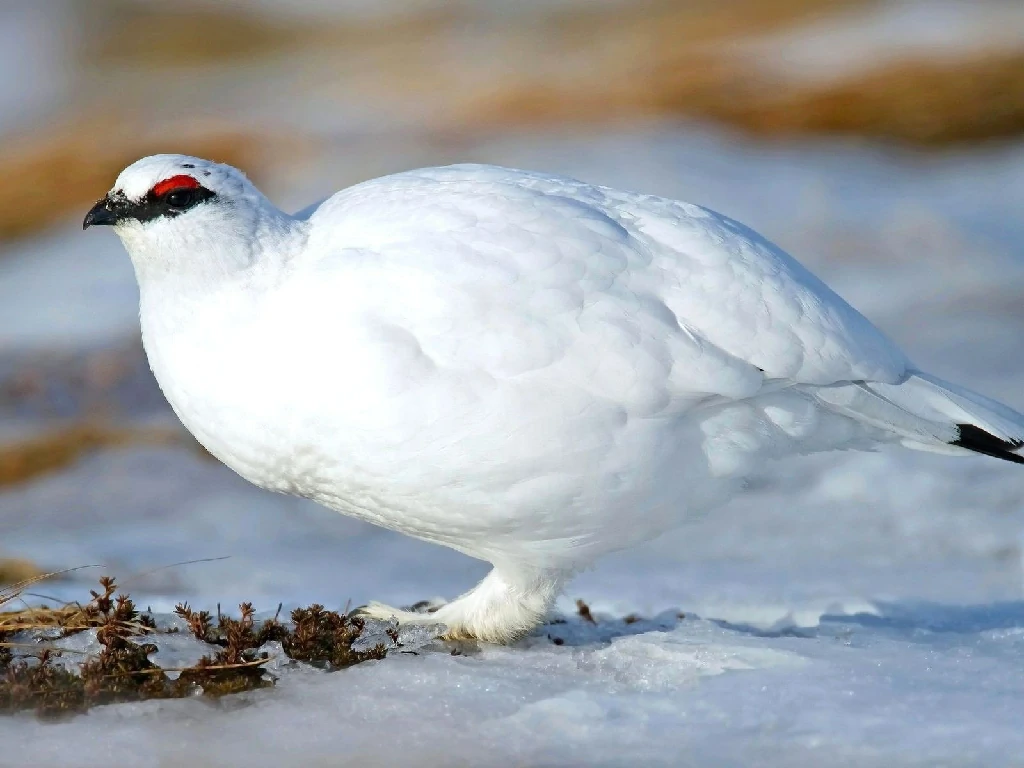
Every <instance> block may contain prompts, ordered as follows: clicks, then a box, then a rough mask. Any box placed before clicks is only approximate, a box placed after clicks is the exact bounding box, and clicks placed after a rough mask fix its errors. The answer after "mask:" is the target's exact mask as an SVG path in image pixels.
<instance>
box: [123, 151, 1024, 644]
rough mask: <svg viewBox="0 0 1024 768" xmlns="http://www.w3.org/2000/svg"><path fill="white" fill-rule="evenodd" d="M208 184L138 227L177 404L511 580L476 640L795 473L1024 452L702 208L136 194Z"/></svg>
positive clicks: (241, 450) (490, 199)
mask: <svg viewBox="0 0 1024 768" xmlns="http://www.w3.org/2000/svg"><path fill="white" fill-rule="evenodd" d="M185 165H191V166H194V169H195V170H194V171H193V172H195V173H197V174H204V173H206V172H207V171H209V176H200V177H199V178H200V180H201V181H203V182H204V183H206V184H208V185H210V186H209V188H210V189H211V190H213V191H214V192H215V193H216V194H217V197H215V198H214V199H212V200H210V201H208V202H206V203H203V204H202V205H199V206H197V207H196V208H195V209H193V210H190V211H188V212H186V213H184V214H183V215H180V216H176V217H173V218H168V219H156V220H153V221H150V222H146V223H138V222H132V221H126V222H123V223H122V224H120V225H119V226H118V228H117V229H118V232H119V234H121V236H122V239H123V240H124V242H125V245H126V247H127V249H128V251H129V254H130V255H131V257H132V259H133V262H134V263H135V267H136V272H137V274H138V276H139V281H140V288H141V296H142V311H141V317H142V327H143V333H144V340H145V345H146V350H147V353H148V355H149V358H150V362H151V365H152V367H153V371H154V373H155V374H156V376H157V379H158V380H159V382H160V384H161V386H162V387H163V390H164V392H165V394H166V395H167V398H168V400H169V401H170V402H171V404H172V406H173V407H174V409H175V411H176V412H177V413H178V415H179V416H180V417H181V419H182V421H183V422H184V423H185V425H186V426H187V427H188V428H189V429H190V430H191V431H192V432H193V433H194V434H195V435H196V437H197V438H198V439H199V440H200V441H201V442H202V443H203V444H204V445H205V446H206V447H207V448H208V449H209V450H210V451H211V452H212V453H213V454H214V455H216V456H218V457H219V458H220V459H222V460H223V461H224V462H225V463H227V464H228V465H229V466H231V467H232V468H234V469H235V470H236V471H238V472H239V473H240V474H242V475H243V476H244V477H246V478H248V479H249V480H251V481H252V482H254V483H257V484H258V485H261V486H263V487H265V488H269V489H271V490H276V491H283V492H288V493H295V494H300V495H303V496H307V497H309V498H313V499H316V500H318V501H320V502H321V503H323V504H325V505H327V506H329V507H332V508H334V509H336V510H338V511H340V512H343V513H345V514H349V515H353V516H356V517H359V518H362V519H364V520H368V521H370V522H373V523H376V524H378V525H383V526H386V527H388V528H392V529H395V530H398V531H402V532H404V533H407V534H410V535H413V536H417V537H420V538H423V539H427V540H430V541H435V542H438V543H442V544H446V545H448V546H451V547H454V548H456V549H458V550H460V551H463V552H466V553H468V554H471V555H473V556H475V557H479V558H483V559H486V560H489V561H490V562H492V563H494V564H495V572H494V574H493V575H492V577H490V578H489V580H488V581H487V582H486V583H485V584H484V585H482V586H481V587H480V588H478V589H477V590H474V591H473V592H470V593H468V594H467V595H465V596H463V597H462V598H460V599H459V600H458V601H456V602H454V603H452V604H450V605H449V606H447V607H446V608H445V609H442V610H441V611H439V612H438V613H437V614H435V615H433V618H432V619H424V618H422V617H421V618H420V619H418V620H438V621H444V622H445V623H446V624H448V625H449V627H450V628H451V630H452V632H453V634H467V635H473V636H476V637H482V638H484V639H496V640H506V639H508V638H510V637H512V636H515V635H516V634H518V633H521V632H523V631H525V630H527V629H528V628H529V626H531V625H532V624H533V623H534V622H536V621H537V620H538V617H539V616H540V615H542V614H543V611H544V610H545V608H546V607H547V606H548V605H550V602H551V600H553V599H554V596H555V595H557V592H558V589H559V588H560V585H561V584H562V583H563V581H564V578H565V576H566V575H567V574H568V573H571V572H572V571H573V570H574V569H577V568H579V567H582V566H585V565H586V564H588V563H590V562H591V561H593V560H594V559H595V558H596V557H598V556H600V555H602V554H604V553H606V552H609V551H612V550H615V549H619V548H622V547H626V546H629V545H631V544H634V543H636V542H639V541H643V540H646V539H649V538H652V537H654V536H656V535H658V534H660V533H662V532H663V531H665V530H667V529H669V528H671V527H674V526H676V525H679V524H680V523H682V522H683V521H685V520H686V519H687V518H688V517H689V516H692V515H696V514H700V513H703V512H705V511H706V510H708V509H710V508H711V507H713V506H714V505H715V504H718V503H720V502H721V501H723V500H725V499H726V498H727V497H728V496H729V494H730V493H732V492H733V491H734V490H735V488H736V487H738V484H739V482H740V481H741V480H742V478H743V476H744V475H745V474H746V473H747V472H748V471H749V470H750V469H751V468H752V467H755V466H759V465H761V464H763V463H764V461H766V460H767V459H775V458H780V457H784V456H786V455H792V454H798V453H811V452H815V451H823V450H832V449H844V448H870V447H871V446H873V445H874V444H876V443H878V442H886V441H903V442H905V443H907V444H912V445H917V446H920V447H926V448H938V449H943V448H945V447H946V444H947V443H948V442H950V441H951V440H953V439H955V438H956V436H957V434H958V431H957V428H956V426H955V425H956V424H957V423H960V422H962V421H965V422H967V423H972V424H976V425H977V426H979V427H981V428H982V429H984V430H986V431H988V432H990V433H991V434H993V435H995V436H997V437H1000V438H1004V439H1005V438H1019V437H1020V435H1021V434H1022V433H1024V420H1022V419H1021V417H1020V416H1019V415H1017V414H1016V413H1014V412H1012V411H1010V410H1009V409H1006V408H1005V407H1003V406H998V405H996V404H994V403H992V402H991V401H988V400H986V399H984V398H980V397H979V396H976V395H973V394H972V393H968V392H966V391H962V390H956V389H953V388H951V387H949V386H947V385H945V384H942V383H941V382H938V380H936V379H933V378H931V377H928V376H927V375H925V374H922V373H920V372H917V371H913V370H912V369H911V368H910V365H909V363H908V361H907V359H906V357H905V356H904V355H903V354H902V353H901V352H900V350H899V349H897V348H896V347H895V346H894V345H893V344H892V342H890V341H889V340H888V339H886V338H885V336H884V335H883V334H882V333H880V332H879V331H878V330H877V329H876V328H875V327H874V326H873V325H871V323H870V322H868V321H867V320H866V319H865V318H864V317H862V316H861V315H860V314H858V313H857V312H856V311H855V310H854V309H852V308H851V307H850V306H849V305H848V304H846V303H845V302H844V301H843V300H842V299H840V298H839V297H838V296H837V295H836V294H835V293H833V292H832V291H831V290H830V289H828V288H827V287H826V286H825V285H824V284H823V283H821V282H820V281H819V280H818V279H817V278H815V277H814V276H813V275H811V274H810V273H809V272H807V270H805V269H804V268H803V267H802V266H800V265H799V264H798V263H797V262H796V261H795V260H793V259H792V258H791V257H790V256H788V255H787V254H785V253H784V252H783V251H782V250H781V249H779V248H778V247H776V246H774V245H773V244H771V243H769V242H768V241H766V240H765V239H764V238H762V237H760V236H759V235H758V234H756V233H755V232H753V231H751V230H750V229H748V228H746V227H744V226H743V225H742V224H739V223H738V222H735V221H733V220H731V219H729V218H727V217H725V216H722V215H720V214H718V213H715V212H713V211H709V210H707V209H705V208H701V207H699V206H695V205H690V204H687V203H681V202H677V201H673V200H666V199H662V198H657V197H651V196H646V195H640V194H634V193H629V192H623V191H619V190H613V189H608V188H605V187H597V186H592V185H588V184H584V183H582V182H578V181H574V180H571V179H564V178H559V177H554V176H547V175H541V174H536V173H527V172H524V171H516V170H510V169H505V168H496V167H491V166H453V167H449V168H433V169H425V170H420V171H414V172H410V173H404V174H398V175H396V176H390V177H386V178H382V179H376V180H373V181H369V182H366V183H364V184H360V185H358V186H355V187H352V188H350V189H346V190H344V191H342V192H339V193H338V194H336V195H334V196H333V197H331V198H329V199H328V200H326V201H325V202H323V203H322V204H321V205H319V206H318V207H316V208H315V209H312V210H306V211H303V213H302V215H301V216H300V217H290V216H287V215H286V214H283V213H282V212H280V211H278V210H277V209H276V208H274V207H273V206H272V205H270V203H269V202H267V201H266V199H265V198H264V197H263V196H262V195H260V194H259V192H258V191H256V190H255V188H253V187H252V185H251V184H250V183H249V182H248V181H247V180H245V178H244V177H243V176H242V175H241V174H240V173H238V172H237V171H235V170H234V169H230V168H228V167H227V166H219V165H214V164H211V163H208V162H206V161H202V160H198V159H195V158H186V157H181V156H159V157H157V158H147V159H145V160H142V161H140V162H139V163H137V164H135V165H133V166H131V167H129V168H128V169H126V170H125V171H124V173H122V174H121V176H120V177H119V179H118V187H117V189H120V190H121V191H124V192H125V194H128V195H136V196H138V195H141V194H145V191H146V190H148V189H150V188H151V187H152V185H153V184H155V183H156V182H158V181H160V180H161V178H162V177H163V176H166V175H172V174H176V173H181V172H184V171H183V170H182V169H183V168H184V167H185ZM373 610H375V611H378V612H379V611H380V609H379V608H374V609H373ZM402 618H403V619H405V620H412V619H410V617H409V615H406V614H403V615H402Z"/></svg>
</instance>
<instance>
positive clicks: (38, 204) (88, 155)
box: [0, 117, 265, 238]
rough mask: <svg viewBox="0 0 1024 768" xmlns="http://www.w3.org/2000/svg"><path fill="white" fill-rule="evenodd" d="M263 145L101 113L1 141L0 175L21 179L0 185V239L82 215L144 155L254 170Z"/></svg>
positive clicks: (223, 133) (236, 134)
mask: <svg viewBox="0 0 1024 768" xmlns="http://www.w3.org/2000/svg"><path fill="white" fill-rule="evenodd" d="M264 148H265V141H264V140H263V139H261V138H258V137H256V136H254V135H252V134H249V133H244V132H241V131H238V130H231V129H225V128H219V127H218V128H211V129H208V130H204V129H203V128H201V127H200V128H192V129H188V130H184V131H180V130H179V131H175V132H174V133H171V132H167V131H160V130H153V129H147V128H146V127H145V126H141V125H139V123H138V122H137V121H132V120H115V119H113V118H100V117H95V118H93V119H87V120H84V121H82V122H77V123H75V124H74V125H69V126H63V127H60V128H58V129H57V130H54V131H52V132H48V133H43V134H41V135H36V136H31V137H24V138H21V139H17V140H12V141H7V142H5V143H4V144H3V145H2V147H0V175H2V176H3V177H4V178H7V179H19V180H22V183H12V184H4V185H2V186H0V238H12V237H17V236H20V235H25V234H29V233H31V232H35V231H37V230H39V229H41V228H43V227H45V226H47V225H49V224H53V223H55V222H58V221H61V220H62V219H65V218H66V217H68V216H69V215H71V213H72V212H77V211H81V214H82V216H83V217H84V216H85V211H86V210H87V209H88V206H89V204H90V203H92V202H94V201H95V200H96V199H98V198H100V197H102V196H103V195H104V194H105V193H106V192H107V190H108V189H110V187H111V186H112V185H113V183H114V179H115V178H116V177H117V174H118V173H119V172H120V171H121V169H122V168H124V167H125V166H126V165H128V164H129V163H131V162H133V161H135V160H137V159H138V158H140V157H143V156H145V155H150V154H154V153H157V152H167V151H172V152H184V153H189V154H195V155H199V156H202V157H209V158H212V159H215V160H221V161H223V162H227V163H231V164H232V165H242V166H246V167H253V166H255V167H256V169H257V170H258V168H259V161H260V160H261V158H262V157H263V156H264ZM26 185H28V186H26ZM26 189H31V194H26Z"/></svg>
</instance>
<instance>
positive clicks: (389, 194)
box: [310, 166, 908, 411]
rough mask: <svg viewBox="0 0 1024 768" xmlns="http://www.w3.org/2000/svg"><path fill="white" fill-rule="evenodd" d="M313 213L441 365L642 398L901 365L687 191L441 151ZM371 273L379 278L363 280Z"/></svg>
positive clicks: (859, 375) (839, 305)
mask: <svg viewBox="0 0 1024 768" xmlns="http://www.w3.org/2000/svg"><path fill="white" fill-rule="evenodd" d="M310 222H311V225H312V230H311V231H312V234H311V240H310V251H311V252H313V253H315V254H327V253H333V254H337V252H338V249H339V246H344V248H346V249H347V252H348V253H349V254H350V255H351V254H362V256H358V257H351V258H350V261H351V264H353V265H357V266H353V267H351V269H354V270H355V271H356V272H360V273H361V274H363V275H366V274H368V273H373V276H372V277H368V278H366V282H363V283H361V282H360V280H359V279H356V278H355V277H354V274H355V273H353V274H350V275H349V277H348V278H347V280H348V284H349V285H350V286H360V287H359V288H355V287H352V288H351V290H352V292H353V295H352V296H351V299H350V300H351V301H355V302H358V301H361V300H363V301H367V302H372V303H376V304H377V305H381V304H386V305H387V306H379V307H378V310H379V311H380V312H381V314H382V316H386V317H387V318H388V319H387V322H388V323H393V324H394V325H395V326H396V327H398V328H401V329H402V332H404V333H410V334H412V335H413V336H415V338H416V343H417V345H418V347H419V348H420V349H421V350H422V352H423V353H424V354H425V355H426V356H427V357H429V358H430V359H431V360H433V361H434V362H435V363H438V364H440V365H445V366H456V367H459V366H462V367H465V368H472V369H474V370H483V371H485V372H486V373H487V374H488V375H494V376H504V377H508V376H527V375H544V376H548V377H552V380H555V379H556V378H557V380H560V381H562V382H570V381H576V382H579V383H581V384H583V385H585V386H588V387H590V388H592V389H593V388H596V389H597V390H600V394H602V395H604V396H607V397H610V398H612V399H616V398H618V399H619V400H621V401H623V402H634V401H635V402H636V403H637V404H638V407H639V408H640V410H641V411H650V410H652V409H653V410H659V409H662V408H664V407H665V406H666V403H667V402H669V401H680V402H687V401H692V400H699V399H701V398H702V397H705V396H708V395H721V396H726V397H731V398H740V397H748V396H751V395H753V394H754V393H756V392H758V391H759V390H760V389H761V388H762V386H763V385H764V382H765V381H766V380H776V381H777V380H782V381H784V382H793V383H807V384H822V385H825V384H832V383H836V382H843V381H857V380H869V381H878V382H890V383H892V382H896V381H899V380H900V379H901V378H902V377H903V376H904V375H905V371H906V368H907V365H908V363H907V361H906V359H905V358H904V356H903V355H902V353H901V352H900V351H899V350H898V349H897V348H896V347H895V346H894V345H893V344H892V343H891V342H890V341H889V340H888V339H886V338H885V336H884V335H883V334H882V333H881V332H880V331H878V330H877V329H876V328H875V327H874V326H873V325H872V324H871V323H870V322H869V321H868V320H866V319H865V318H864V317H863V316H861V315H860V314H859V313H858V312H857V311H856V310H854V309H853V308H852V307H850V306H849V305H848V304H846V302H844V301H843V300H842V299H841V298H839V296H837V295H836V294H835V293H833V292H832V291H831V290H830V289H829V288H828V287H827V286H825V285H824V284H823V283H822V282H821V281H819V280H818V279H817V278H815V277H814V276H813V275H811V274H810V273H809V272H808V271H807V270H806V269H804V268H803V267H802V266H801V265H800V264H799V263H797V262H796V261H795V260H793V259H792V258H791V257H790V256H788V255H787V254H786V253H784V252H783V251H782V250H781V249H779V248H778V247H777V246H775V245H773V244H771V243H770V242H768V241H767V240H765V239H764V238H762V237H761V236H759V235H758V234H757V233H755V232H753V231H752V230H750V229H748V228H747V227H745V226H743V225H742V224H739V223H738V222H735V221H733V220H731V219H729V218H727V217H725V216H722V215H720V214H717V213H715V212H713V211H710V210H707V209H705V208H701V207H699V206H695V205H689V204H686V203H681V202H676V201H672V200H667V199H663V198H658V197H652V196H643V195H639V194H633V193H628V192H620V191H617V190H611V189H607V188H603V187H596V186H592V185H588V184H584V183H582V182H577V181H574V180H571V179H564V178H560V177H552V176H546V175H540V174H532V173H527V172H522V171H513V170H509V169H504V168H496V167H493V166H452V167H448V168H435V169H425V170H421V171H415V172H410V173H405V174H399V175H396V176H392V177H385V178H384V179H378V180H374V181H372V182H367V183H366V184H363V185H359V186H357V187H353V188H350V189H348V190H345V191H343V192H341V193H339V194H338V195H336V196H335V197H333V198H331V199H329V200H328V201H326V202H325V203H324V204H323V205H322V206H320V208H319V209H317V211H316V212H315V213H314V214H313V215H312V217H311V218H310ZM367 254H369V255H367ZM335 263H337V262H335ZM372 280H378V281H383V282H385V283H386V284H387V291H386V294H381V295H380V296H376V297H374V296H371V297H370V298H364V296H365V294H366V292H367V291H370V292H371V293H372V291H373V290H374V289H373V288H372V287H369V286H370V282H371V281H372ZM357 292H358V293H359V294H360V295H356V293H357ZM641 404H642V405H641Z"/></svg>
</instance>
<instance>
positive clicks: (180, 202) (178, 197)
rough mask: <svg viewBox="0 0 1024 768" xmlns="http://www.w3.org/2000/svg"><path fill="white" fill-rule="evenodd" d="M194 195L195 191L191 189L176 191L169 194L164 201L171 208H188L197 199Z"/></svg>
mask: <svg viewBox="0 0 1024 768" xmlns="http://www.w3.org/2000/svg"><path fill="white" fill-rule="evenodd" d="M193 193H194V190H191V189H175V190H173V191H171V192H168V193H167V196H166V197H165V198H164V200H166V201H167V204H168V205H169V206H171V208H188V207H189V206H190V205H191V204H192V201H193V200H194V199H195V195H194V194H193Z"/></svg>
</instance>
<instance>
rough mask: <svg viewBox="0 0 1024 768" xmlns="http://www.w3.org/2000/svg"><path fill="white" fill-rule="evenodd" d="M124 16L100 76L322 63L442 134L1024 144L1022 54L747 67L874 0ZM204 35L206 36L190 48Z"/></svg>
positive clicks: (93, 51) (352, 86) (96, 40)
mask: <svg viewBox="0 0 1024 768" xmlns="http://www.w3.org/2000/svg"><path fill="white" fill-rule="evenodd" d="M111 2H113V0H111ZM114 5H115V6H117V8H118V9H119V10H118V12H117V13H109V14H105V15H104V18H105V19H107V22H106V23H105V25H104V27H103V28H102V29H101V30H98V32H97V34H96V35H94V37H93V39H92V43H91V47H89V49H88V50H89V54H88V55H89V56H90V57H91V60H92V61H94V62H96V63H98V64H99V65H100V66H101V67H104V66H107V67H118V68H121V69H123V68H125V67H131V68H133V69H138V68H142V69H146V68H150V69H153V70H157V71H158V70H160V69H163V68H177V69H180V68H181V67H182V66H183V65H187V66H194V65H195V63H196V62H201V63H205V64H206V65H208V66H214V67H215V66H217V65H218V64H222V63H228V62H229V61H232V60H234V61H238V60H240V59H273V58H274V56H275V55H276V54H279V53H281V52H289V55H293V54H296V55H300V54H301V52H302V51H304V50H305V51H309V50H315V51H317V52H318V57H317V60H318V64H319V65H320V67H319V69H318V70H317V71H320V72H324V73H325V75H322V76H323V77H325V78H326V79H328V80H330V81H331V82H332V83H335V82H342V83H344V84H345V86H346V87H347V89H348V90H346V91H345V93H346V94H347V95H348V97H349V98H351V96H352V94H365V96H366V98H367V100H369V101H371V102H372V103H373V104H374V105H375V106H376V107H378V108H381V109H382V110H383V111H384V112H386V113H387V112H390V113H391V114H395V115H398V116H401V115H402V114H403V109H404V110H412V111H415V112H416V113H419V116H420V118H422V119H424V120H426V121H427V122H428V123H430V124H431V127H434V128H442V129H457V130H460V129H465V128H466V127H467V126H469V127H473V126H475V127H477V128H485V129H489V128H491V127H493V126H499V125H500V126H507V125H510V124H517V123H518V124H523V123H533V124H536V123H548V122H552V121H575V122H587V123H593V122H607V121H609V120H616V121H621V120H622V119H623V118H629V117H637V116H644V115H665V114H668V115H684V116H688V117H694V118H701V119H711V120H717V121H720V122H722V123H725V124H727V125H730V126H733V127H737V128H740V129H742V130H746V131H750V132H752V133H756V134H765V135H790V134H801V133H808V134H828V133H839V134H846V135H853V136H863V137H880V138H884V139H892V140H897V141H902V142H907V143H910V144H922V145H929V146H940V145H945V144H949V143H954V142H965V141H977V140H983V139H989V138H1000V137H1006V136H1013V135H1019V134H1020V133H1022V132H1024V51H1006V50H1002V51H999V50H992V51H978V52H976V53H974V54H970V55H969V56H967V57H965V58H962V59H959V60H957V59H955V58H950V57H949V56H948V54H943V53H941V52H939V53H937V54H936V55H935V57H934V58H917V59H914V58H904V59H895V60H892V61H891V62H889V63H885V64H880V65H879V66H878V67H877V68H875V69H871V68H868V69H866V70H865V71H863V72H858V73H850V74H848V75H846V76H844V75H842V74H841V73H840V74H839V75H838V76H836V77H834V78H825V79H822V80H821V81H820V82H810V81H803V80H801V79H799V78H793V77H791V76H785V75H783V74H782V73H781V72H780V71H779V70H778V68H777V67H775V66H774V64H775V63H778V61H777V59H778V56H780V55H781V54H776V53H774V50H775V49H774V48H773V47H772V45H770V44H769V45H766V46H764V45H762V46H760V47H759V48H758V52H757V53H756V54H755V53H752V48H751V44H754V45H755V47H756V44H758V43H760V42H763V41H765V40H768V39H769V38H770V37H771V36H772V35H776V34H778V33H780V32H787V31H791V30H795V29H797V28H798V27H800V26H801V25H804V24H808V23H810V22H817V21H821V20H823V19H824V20H827V19H829V17H833V18H835V19H837V20H836V21H835V23H836V24H842V23H844V22H843V21H841V20H838V18H839V17H838V14H840V13H842V12H847V11H851V10H863V11H864V12H869V11H870V10H871V8H872V7H873V6H875V5H877V2H876V1H875V0H826V1H824V2H823V0H732V1H731V2H728V3H721V2H714V1H713V0H687V1H686V2H679V1H678V0H639V1H636V2H622V3H619V4H604V3H602V4H595V5H594V6H589V7H588V6H583V5H581V6H574V7H572V8H571V9H569V10H554V11H548V12H546V15H544V16H538V14H544V13H545V12H544V11H542V10H541V11H538V12H537V13H536V14H522V15H519V16H515V15H513V16H500V17H493V16H488V15H487V14H486V12H485V11H481V10H479V9H474V8H473V7H472V6H471V5H467V6H465V7H462V8H460V9H458V10H456V9H452V8H445V9H434V10H432V11H419V12H416V13H410V14H407V15H403V16H399V17H393V16H392V17H388V16H385V17H382V18H375V19H367V20H362V21H355V20H351V19H349V20H342V19H336V20H334V21H326V22H324V23H318V24H315V25H314V24H311V23H309V22H308V21H296V20H294V19H293V20H285V19H282V18H273V19H271V18H268V17H261V16H259V15H258V14H250V13H238V12H234V11H232V10H230V9H226V8H220V7H216V6H207V7H204V8H202V9H201V10H196V11H195V12H194V14H193V15H192V16H188V15H182V14H181V13H180V12H178V11H177V10H174V11H168V10H166V9H164V8H162V6H159V5H147V6H139V5H137V4H127V5H126V6H125V7H124V8H123V9H122V8H121V5H122V4H121V3H118V2H114ZM196 24H201V25H202V27H203V29H204V30H205V33H204V35H202V36H197V35H195V34H193V30H194V28H195V25H196ZM467 29H471V30H472V32H471V33H468V32H466V30H467ZM808 34H810V33H808ZM483 50H486V51H487V56H486V57H484V58H482V59H481V56H480V54H481V51H483ZM313 77H315V75H313V74H311V73H309V72H306V73H304V75H303V76H302V77H300V78H299V81H298V87H299V88H308V89H310V90H311V91H313V90H317V91H320V90H321V89H322V88H323V86H324V85H325V83H326V80H325V82H316V81H314V80H312V79H311V78H313ZM405 116H406V117H408V114H406V115H405ZM438 121H439V122H438ZM435 123H436V124H435Z"/></svg>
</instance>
